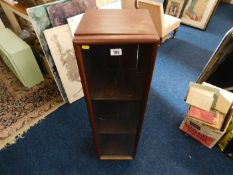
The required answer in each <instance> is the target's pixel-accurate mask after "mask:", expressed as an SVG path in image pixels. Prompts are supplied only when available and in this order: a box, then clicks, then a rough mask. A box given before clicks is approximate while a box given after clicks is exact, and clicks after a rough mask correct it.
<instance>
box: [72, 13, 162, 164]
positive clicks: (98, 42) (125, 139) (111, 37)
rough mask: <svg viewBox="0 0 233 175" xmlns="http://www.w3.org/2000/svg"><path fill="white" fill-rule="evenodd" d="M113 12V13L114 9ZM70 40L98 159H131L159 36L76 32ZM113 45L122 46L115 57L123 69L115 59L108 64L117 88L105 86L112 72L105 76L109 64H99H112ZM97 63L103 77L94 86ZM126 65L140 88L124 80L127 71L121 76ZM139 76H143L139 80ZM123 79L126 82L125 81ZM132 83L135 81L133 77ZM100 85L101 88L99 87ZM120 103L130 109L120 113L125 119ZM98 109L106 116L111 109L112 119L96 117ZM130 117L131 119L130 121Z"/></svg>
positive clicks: (141, 120) (142, 115)
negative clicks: (106, 62)
mask: <svg viewBox="0 0 233 175" xmlns="http://www.w3.org/2000/svg"><path fill="white" fill-rule="evenodd" d="M135 11H136V10H135ZM113 13H115V12H114V11H113ZM127 13H128V12H126V15H127ZM146 13H147V11H146ZM85 15H86V14H85ZM148 16H149V13H148ZM84 17H85V16H84ZM82 20H83V19H82ZM97 21H98V20H97ZM82 23H84V22H83V21H81V22H80V24H81V25H82ZM151 26H152V27H153V23H152V21H151ZM110 33H111V32H110ZM73 42H74V48H75V53H76V58H77V62H78V65H79V72H80V76H81V82H82V86H83V91H84V95H85V100H86V106H87V109H88V114H89V120H90V124H91V128H92V135H93V138H94V142H95V147H96V152H97V154H98V158H99V159H101V160H132V159H134V158H135V155H136V151H137V146H138V142H139V138H140V133H141V129H142V126H143V120H144V113H145V110H146V105H147V100H148V93H149V90H150V84H151V80H152V75H153V70H154V64H155V60H156V52H157V47H158V44H159V37H158V36H157V35H156V34H152V35H150V34H149V35H143V34H142V35H140V34H132V35H131V34H125V35H123V34H121V33H120V34H106V35H104V34H103V33H102V34H100V35H98V34H96V35H92V34H87V35H78V34H77V33H76V35H75V37H74V40H73ZM112 48H120V49H122V52H123V53H125V55H124V54H123V55H121V56H120V57H118V58H119V59H120V60H121V61H123V62H121V61H120V62H121V66H122V65H123V66H122V67H123V68H122V67H121V68H122V69H120V68H119V67H118V66H119V64H120V63H119V62H116V65H114V66H116V67H114V66H113V67H111V69H114V70H115V69H116V72H117V74H116V76H115V74H114V73H115V72H114V70H113V72H114V73H113V74H114V76H115V78H114V77H113V78H112V79H116V81H118V82H119V83H118V84H117V85H116V86H117V87H115V86H107V87H106V86H105V85H108V84H109V83H111V81H112V79H111V75H106V72H105V71H106V70H108V66H109V64H107V66H106V67H101V66H102V62H101V64H99V62H98V61H103V60H104V61H108V60H110V63H111V64H112V63H113V64H115V62H114V59H115V58H116V57H114V56H112V55H110V53H111V52H110V51H111V49H112ZM98 50H101V51H100V52H98ZM88 52H89V53H88ZM127 52H128V53H127ZM87 53H88V54H90V55H91V56H90V55H87ZM95 53H96V54H95ZM135 53H136V54H135ZM129 55H130V56H129ZM105 56H106V59H105ZM123 58H124V59H123ZM90 59H92V60H90ZM127 59H128V60H129V62H127V61H128V60H127ZM96 60H97V63H94V62H95V61H96ZM135 60H136V61H137V63H138V64H135V62H134V61H135ZM104 63H105V62H104ZM89 64H90V65H91V66H92V67H91V68H92V69H90V68H89V67H88V66H89ZM111 64H110V65H111ZM93 65H94V66H93ZM96 65H97V67H98V66H99V65H101V66H100V67H101V68H103V69H101V71H100V72H101V74H100V75H101V76H102V77H101V78H103V81H102V79H101V78H98V80H101V82H104V84H101V83H99V82H97V84H95V82H94V85H93V81H95V79H93V77H94V78H96V77H98V75H96V74H91V73H90V72H92V73H93V71H95V70H96V67H95V66H96ZM104 65H105V64H104ZM132 65H133V66H132ZM134 65H137V66H134ZM130 66H132V67H130ZM126 67H127V70H128V69H130V68H131V69H132V72H133V73H132V75H137V76H136V78H137V77H139V80H137V79H136V81H135V82H136V85H138V84H140V83H141V84H140V85H141V89H140V88H139V89H136V86H134V84H133V83H132V84H131V81H128V82H127V80H130V78H129V79H127V78H125V77H127V76H128V75H129V77H130V75H131V74H130V72H128V74H125V76H124V71H125V70H126ZM105 68H106V69H105ZM119 69H120V71H119ZM121 71H122V72H123V74H122V75H121V73H122V72H121ZM137 71H141V73H142V74H140V73H138V72H137ZM95 73H96V72H95ZM110 73H111V71H110ZM118 73H119V74H118ZM134 73H135V74H134ZM118 75H119V76H118ZM140 75H142V79H140ZM109 76H110V79H111V81H110V82H109V81H105V80H108V78H109ZM105 77H106V78H105ZM119 77H120V78H119ZM122 77H123V80H122V79H121V78H122ZM132 77H134V76H132ZM125 80H126V81H125ZM122 82H123V86H121V85H122V84H121V83H122ZM125 82H127V83H128V84H127V83H125ZM132 82H134V81H133V80H132ZM98 83H99V84H98ZM119 84H120V85H119ZM118 85H119V86H118ZM124 85H126V86H124ZM128 85H129V88H128ZM99 86H100V87H101V88H98V87H99ZM102 87H103V88H102ZM105 87H106V88H108V87H110V91H111V93H110V95H109V94H108V93H107V95H106V93H105V92H108V91H109V89H107V90H106V91H105V89H104V88H105ZM94 88H95V89H94ZM111 88H112V89H111ZM93 89H94V90H93ZM97 89H100V91H99V92H101V93H99V92H96V91H97ZM135 89H136V90H135ZM130 90H132V91H134V90H135V92H136V93H134V92H132V93H130V95H129V96H128V95H127V92H129V91H130ZM118 92H120V93H118ZM121 103H122V104H121ZM120 105H123V106H127V105H128V107H126V108H127V109H128V110H130V111H131V112H130V113H129V115H127V114H126V115H124V116H123V117H124V118H125V120H122V118H121V115H122V113H124V111H125V110H121V111H120ZM113 106H114V107H113ZM111 107H113V110H111ZM101 109H103V111H104V112H105V114H106V115H105V116H104V117H106V116H109V115H108V113H111V112H112V114H113V116H112V118H111V117H109V118H108V119H109V120H107V122H105V121H98V120H97V116H98V115H97V114H98V113H100V114H101V113H103V112H102V111H101ZM133 109H135V110H133ZM118 110H119V111H120V112H119V114H117V115H119V118H118V119H117V120H115V121H114V120H112V119H113V118H114V117H115V116H114V115H115V114H116V113H117V111H118ZM134 114H135V115H134ZM131 115H133V116H134V117H133V119H131V118H130V116H131ZM100 116H101V115H100ZM102 116H103V115H102ZM127 116H129V118H127ZM106 118H107V117H106ZM106 118H105V119H106ZM116 118H117V116H116V117H115V119H116ZM100 120H101V119H100ZM130 120H131V121H132V122H130ZM133 120H137V121H133ZM122 121H123V122H122ZM124 122H125V123H124ZM127 122H128V123H127ZM107 125H109V126H107ZM118 126H119V127H118ZM127 126H128V127H127Z"/></svg>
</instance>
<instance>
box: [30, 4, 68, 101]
mask: <svg viewBox="0 0 233 175" xmlns="http://www.w3.org/2000/svg"><path fill="white" fill-rule="evenodd" d="M62 2H65V0H60V1H56V2H52V3H48V4H43V5H39V6H35V7H32V8H28V9H27V13H28V16H29V18H30V21H31V23H32V26H33V29H34V31H35V33H36V36H37V38H38V40H39V42H40V45H41V47H42V49H43V52H44V54H45V56H46V57H45V59H46V61H48V64H49V66H50V69H51V72H52V73H53V76H54V79H55V81H56V84H57V86H58V89H59V91H60V93H61V95H62V97H63V100H64V101H65V102H67V97H66V94H65V90H64V88H63V86H62V83H61V79H60V77H59V75H58V72H57V69H56V66H55V64H54V61H53V58H52V56H51V53H50V51H49V48H48V45H47V42H46V39H45V37H44V33H43V31H44V30H46V29H49V28H51V27H52V26H51V22H50V19H49V16H48V13H47V7H48V6H49V5H52V4H56V3H62Z"/></svg>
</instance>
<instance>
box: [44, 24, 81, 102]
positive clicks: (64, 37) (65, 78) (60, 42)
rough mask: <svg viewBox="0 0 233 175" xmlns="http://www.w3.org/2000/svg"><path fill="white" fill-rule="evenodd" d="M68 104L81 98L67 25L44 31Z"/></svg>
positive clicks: (77, 73) (79, 82) (79, 81)
mask: <svg viewBox="0 0 233 175" xmlns="http://www.w3.org/2000/svg"><path fill="white" fill-rule="evenodd" d="M44 34H45V38H46V40H47V43H48V46H49V49H50V51H51V54H52V56H53V60H54V62H55V65H56V67H57V70H58V73H59V75H60V78H61V81H62V84H63V87H64V89H65V92H66V96H67V98H68V101H69V103H72V102H74V101H76V100H78V99H80V98H81V97H83V90H82V84H81V80H80V75H79V70H78V65H77V61H76V57H75V53H74V47H73V42H72V36H71V33H70V29H69V26H68V24H66V25H63V26H59V27H54V28H51V29H47V30H45V31H44Z"/></svg>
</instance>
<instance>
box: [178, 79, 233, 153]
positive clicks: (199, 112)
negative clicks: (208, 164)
mask: <svg viewBox="0 0 233 175" xmlns="http://www.w3.org/2000/svg"><path fill="white" fill-rule="evenodd" d="M185 101H186V103H187V104H189V105H190V107H189V110H188V112H187V114H186V118H185V119H184V121H183V122H182V124H181V126H180V129H181V130H183V131H184V132H186V133H187V134H189V135H190V136H192V137H193V138H195V139H196V140H198V141H199V142H201V143H202V144H204V145H205V146H207V147H209V148H212V147H213V146H214V145H215V144H216V143H217V141H218V140H219V139H220V138H221V137H222V135H223V134H224V133H225V130H226V128H227V126H228V125H229V122H230V119H231V114H232V111H233V110H232V103H233V94H232V93H230V92H228V91H226V90H223V89H221V88H218V87H216V86H213V85H211V84H208V83H203V84H197V83H190V86H189V89H188V92H187V96H186V99H185Z"/></svg>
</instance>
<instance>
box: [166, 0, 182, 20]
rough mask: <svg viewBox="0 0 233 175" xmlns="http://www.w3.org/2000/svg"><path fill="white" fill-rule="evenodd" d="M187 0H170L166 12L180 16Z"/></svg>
mask: <svg viewBox="0 0 233 175" xmlns="http://www.w3.org/2000/svg"><path fill="white" fill-rule="evenodd" d="M184 2H185V0H168V1H167V6H166V11H165V13H166V14H168V15H171V16H175V17H177V18H179V17H180V16H181V12H182V10H183V7H184Z"/></svg>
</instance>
